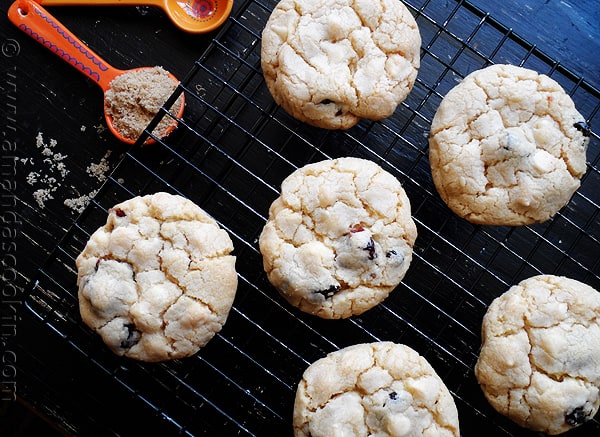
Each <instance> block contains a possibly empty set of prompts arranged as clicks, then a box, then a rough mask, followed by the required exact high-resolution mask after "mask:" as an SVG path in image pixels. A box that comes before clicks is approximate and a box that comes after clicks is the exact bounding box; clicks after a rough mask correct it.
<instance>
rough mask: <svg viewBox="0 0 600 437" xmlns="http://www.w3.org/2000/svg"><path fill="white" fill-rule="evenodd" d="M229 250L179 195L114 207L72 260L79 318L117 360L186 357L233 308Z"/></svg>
mask: <svg viewBox="0 0 600 437" xmlns="http://www.w3.org/2000/svg"><path fill="white" fill-rule="evenodd" d="M232 250H233V243H232V241H231V239H230V237H229V235H228V234H227V232H226V231H224V230H223V229H221V228H220V227H219V226H218V224H217V222H216V221H214V220H213V219H212V218H211V217H210V216H208V215H207V214H206V213H205V212H204V211H203V210H202V209H201V208H200V207H198V206H197V205H195V204H194V203H193V202H191V201H190V200H187V199H185V198H183V197H181V196H177V195H171V194H168V193H155V194H152V195H147V196H141V197H134V198H132V199H129V200H127V201H125V202H123V203H120V204H118V205H115V206H114V207H113V208H111V209H110V210H109V214H108V219H107V222H106V224H105V225H104V226H103V227H101V228H99V229H98V230H96V232H94V233H93V234H92V235H91V237H90V239H89V241H88V243H87V244H86V246H85V248H84V250H83V251H82V252H81V254H80V255H79V256H78V257H77V259H76V265H77V270H78V277H77V282H78V286H79V292H78V297H79V309H80V313H81V317H82V319H83V321H84V322H85V323H86V324H87V325H88V326H89V327H90V328H92V329H93V330H94V331H96V332H97V333H98V334H100V336H101V337H102V339H103V340H104V342H105V343H106V344H107V346H108V347H109V348H110V349H111V350H112V351H113V352H114V353H116V354H117V355H125V356H127V357H130V358H134V359H137V360H141V361H164V360H169V359H175V358H183V357H187V356H190V355H193V354H194V353H196V352H197V351H198V350H199V349H200V348H201V347H202V346H204V345H205V344H206V343H207V342H208V341H209V340H210V339H211V338H212V337H213V336H214V335H215V333H217V332H218V331H220V330H221V328H222V327H223V324H224V323H225V321H226V320H227V316H228V314H229V310H230V309H231V305H232V304H233V299H234V297H235V292H236V289H237V275H236V271H235V257H234V256H232V255H230V253H231V251H232Z"/></svg>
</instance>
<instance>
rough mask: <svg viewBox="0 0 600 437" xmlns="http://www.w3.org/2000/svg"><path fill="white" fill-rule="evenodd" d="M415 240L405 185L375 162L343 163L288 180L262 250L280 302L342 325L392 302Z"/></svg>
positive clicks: (309, 169) (302, 172)
mask: <svg viewBox="0 0 600 437" xmlns="http://www.w3.org/2000/svg"><path fill="white" fill-rule="evenodd" d="M416 237H417V229H416V226H415V224H414V222H413V220H412V217H411V213H410V203H409V200H408V198H407V196H406V193H405V192H404V189H403V188H402V186H401V185H400V182H399V181H398V180H397V179H396V178H395V177H394V176H392V175H391V174H390V173H388V172H386V171H385V170H383V169H382V168H381V167H380V166H378V165H377V164H375V163H374V162H372V161H368V160H365V159H359V158H339V159H333V160H325V161H321V162H317V163H314V164H309V165H307V166H305V167H302V168H300V169H298V170H296V171H295V172H294V173H292V174H291V175H290V176H288V177H287V178H286V179H285V180H284V181H283V183H282V185H281V194H280V196H279V198H277V199H276V200H275V201H274V202H273V204H272V205H271V208H270V210H269V219H268V221H267V223H266V224H265V227H264V229H263V231H262V233H261V235H260V239H259V245H260V251H261V253H262V255H263V263H264V268H265V271H266V273H267V276H268V277H269V280H270V281H271V283H272V284H273V285H274V286H275V287H276V288H277V290H279V292H280V293H281V295H282V296H284V297H285V298H286V299H287V300H288V301H289V302H290V303H291V304H292V305H294V306H296V307H298V308H300V309H301V310H302V311H305V312H308V313H310V314H314V315H317V316H319V317H323V318H327V319H337V318H345V317H350V316H352V315H356V314H361V313H362V312H364V311H366V310H368V309H370V308H372V307H373V306H375V305H377V304H378V303H380V302H381V301H383V300H384V299H385V298H386V297H387V296H388V295H389V293H390V292H391V291H392V290H393V289H394V288H395V287H396V286H397V285H398V284H399V283H400V281H401V280H402V278H403V277H404V275H405V273H406V271H407V270H408V266H409V265H410V262H411V259H412V248H413V245H414V242H415V239H416Z"/></svg>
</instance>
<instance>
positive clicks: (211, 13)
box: [39, 0, 233, 33]
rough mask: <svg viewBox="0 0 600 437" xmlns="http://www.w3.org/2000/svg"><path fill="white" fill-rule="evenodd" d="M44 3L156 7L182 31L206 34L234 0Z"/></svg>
mask: <svg viewBox="0 0 600 437" xmlns="http://www.w3.org/2000/svg"><path fill="white" fill-rule="evenodd" d="M39 3H40V4H42V5H44V6H74V5H79V6H156V7H159V8H161V9H162V10H163V11H164V12H165V13H166V14H167V16H168V17H169V18H170V19H171V21H172V22H173V23H175V25H176V26H177V27H179V28H180V29H181V30H183V31H185V32H190V33H207V32H210V31H212V30H215V29H216V28H217V27H219V26H220V25H221V24H223V23H224V22H225V20H227V17H229V14H230V13H231V9H232V7H233V0H40V1H39Z"/></svg>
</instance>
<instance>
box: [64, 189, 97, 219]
mask: <svg viewBox="0 0 600 437" xmlns="http://www.w3.org/2000/svg"><path fill="white" fill-rule="evenodd" d="M97 193H98V190H94V191H92V192H91V193H89V194H84V195H83V196H79V197H76V198H73V199H65V201H64V202H63V203H64V205H65V206H66V207H68V208H71V209H72V210H73V211H75V212H77V213H79V214H81V213H82V212H83V210H84V209H85V207H86V206H87V205H88V203H90V201H91V200H92V199H93V198H94V197H95V196H96V194H97Z"/></svg>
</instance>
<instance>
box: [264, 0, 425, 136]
mask: <svg viewBox="0 0 600 437" xmlns="http://www.w3.org/2000/svg"><path fill="white" fill-rule="evenodd" d="M420 47H421V36H420V34H419V30H418V27H417V23H416V21H415V19H414V18H413V16H412V15H411V13H410V12H409V11H408V9H407V8H406V6H404V5H403V4H402V3H401V2H400V1H399V0H318V1H317V0H302V1H300V0H282V1H280V2H279V3H278V4H277V6H276V7H275V9H274V10H273V12H272V13H271V16H270V17H269V20H268V22H267V24H266V26H265V28H264V30H263V33H262V46H261V65H262V70H263V74H264V76H265V81H266V83H267V86H268V88H269V90H270V91H271V94H272V95H273V98H274V100H275V102H276V103H277V104H279V105H281V106H282V107H283V108H284V109H285V110H286V111H287V112H288V113H289V114H291V115H292V116H293V117H295V118H297V119H299V120H301V121H304V122H306V123H309V124H311V125H313V126H317V127H321V128H326V129H348V128H350V127H352V126H354V125H355V124H356V123H358V122H359V121H360V119H361V118H368V119H372V120H380V119H383V118H386V117H389V116H390V115H391V114H392V113H393V112H394V110H395V109H396V107H397V105H398V104H400V103H401V102H402V101H403V100H404V99H406V97H407V96H408V94H409V92H410V90H411V89H412V87H413V85H414V82H415V79H416V77H417V71H418V68H419V65H420V57H419V56H420Z"/></svg>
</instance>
